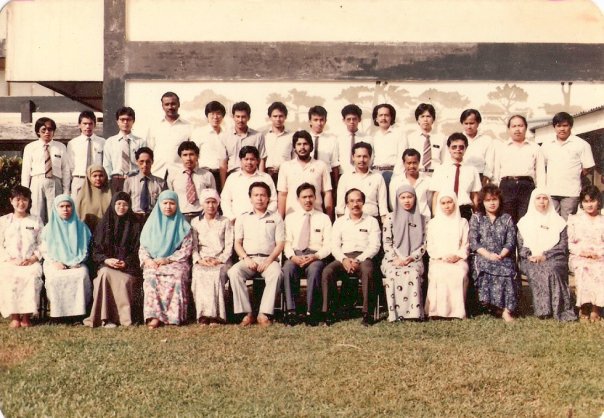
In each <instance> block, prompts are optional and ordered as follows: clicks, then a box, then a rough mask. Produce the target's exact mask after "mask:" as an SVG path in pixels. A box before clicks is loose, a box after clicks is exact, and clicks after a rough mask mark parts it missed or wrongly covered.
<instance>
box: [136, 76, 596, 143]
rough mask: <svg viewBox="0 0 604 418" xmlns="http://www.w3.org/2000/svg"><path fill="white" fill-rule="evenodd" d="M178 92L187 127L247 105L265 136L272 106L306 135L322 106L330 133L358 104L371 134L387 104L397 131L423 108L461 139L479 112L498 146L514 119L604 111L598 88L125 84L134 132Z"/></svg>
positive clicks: (442, 130)
mask: <svg viewBox="0 0 604 418" xmlns="http://www.w3.org/2000/svg"><path fill="white" fill-rule="evenodd" d="M166 91H174V92H176V93H177V94H178V95H179V96H180V98H181V114H182V116H183V117H184V118H185V119H187V120H189V121H190V122H192V123H194V124H196V125H199V126H203V125H205V124H207V120H206V118H205V115H204V113H203V109H204V107H205V105H206V103H208V102H209V101H211V100H218V101H220V102H221V103H223V104H224V105H225V107H226V108H227V118H226V119H225V121H226V122H225V123H226V124H227V125H230V124H231V123H232V121H231V120H230V118H228V114H229V110H230V108H231V106H232V105H233V104H234V103H235V102H238V101H242V100H243V101H246V102H248V103H249V104H250V106H251V108H252V115H251V120H250V123H249V124H250V126H251V127H253V128H254V129H258V130H267V129H268V127H269V120H268V116H267V114H266V110H267V108H268V106H269V105H270V104H271V103H272V102H274V101H281V102H283V103H285V104H286V106H287V107H288V110H289V115H288V119H287V126H288V127H289V128H290V129H292V130H297V129H305V128H307V127H308V115H307V112H308V109H309V108H310V107H311V106H315V105H321V106H324V107H325V108H326V109H327V111H328V124H327V129H328V130H329V131H331V132H334V133H336V134H337V133H338V132H339V131H341V130H342V129H343V124H342V121H341V115H340V109H341V108H342V107H343V106H345V105H346V104H349V103H355V104H357V105H358V106H359V107H361V109H362V110H363V117H362V124H361V126H360V129H361V130H362V131H363V132H365V133H368V134H370V133H371V131H372V130H373V129H374V126H373V123H372V120H371V111H372V109H373V107H374V106H375V105H376V104H379V103H390V104H392V105H393V106H394V107H395V108H396V110H397V118H396V124H397V125H398V126H399V127H400V128H401V129H403V130H404V131H407V132H412V131H414V130H415V128H416V124H415V118H414V115H413V112H414V110H415V108H416V106H417V105H418V104H419V103H422V102H425V103H431V104H432V105H434V106H435V108H436V112H437V117H436V124H435V128H436V133H438V134H441V135H449V134H451V133H453V132H456V131H461V125H460V123H459V115H460V114H461V112H462V111H463V110H464V109H467V108H476V109H478V110H479V111H480V112H481V114H482V116H483V123H482V125H481V128H482V131H483V132H485V133H487V134H489V135H491V136H492V137H493V138H499V139H505V138H507V134H506V129H505V125H506V122H507V119H508V118H509V116H510V115H513V114H516V113H519V114H522V115H525V116H526V117H527V119H528V120H529V124H530V125H538V124H542V123H544V122H546V121H550V120H551V118H552V116H553V115H554V114H555V113H557V112H559V111H566V112H569V113H571V114H573V113H577V112H581V111H585V110H589V109H591V108H593V107H596V106H600V105H602V104H603V103H602V100H603V99H602V98H603V97H604V84H598V83H574V84H572V83H571V84H569V83H520V82H518V83H496V82H493V83H484V82H476V83H453V82H446V83H444V82H434V83H423V82H422V83H404V82H387V81H377V82H367V83H343V82H324V83H321V82H314V83H301V82H291V83H287V82H278V83H273V82H222V83H219V82H211V83H203V82H182V83H163V82H136V81H133V82H128V83H126V104H127V105H129V106H132V107H133V108H134V109H135V110H136V112H137V122H136V125H135V131H136V132H138V133H139V134H141V135H144V134H145V132H146V129H147V127H148V126H149V124H150V123H151V122H152V121H153V120H154V119H155V118H157V119H159V118H161V117H162V111H161V106H160V96H161V95H162V94H163V93H164V92H166Z"/></svg>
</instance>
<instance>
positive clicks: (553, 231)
mask: <svg viewBox="0 0 604 418" xmlns="http://www.w3.org/2000/svg"><path fill="white" fill-rule="evenodd" d="M518 248H520V250H519V254H520V270H521V271H522V272H524V274H526V276H527V278H528V282H529V286H530V288H531V293H532V294H533V307H534V310H535V315H536V316H537V317H539V318H541V319H544V318H549V317H554V318H556V319H557V320H559V321H574V320H575V319H577V317H576V315H575V312H574V310H573V305H572V301H571V296H570V290H569V288H568V237H567V234H566V222H564V219H562V217H561V216H560V215H558V214H557V213H556V210H555V209H554V205H553V204H552V203H551V199H550V197H549V195H548V194H547V192H546V191H545V189H542V188H537V189H535V190H533V192H532V193H531V199H530V201H529V207H528V210H527V212H526V215H524V216H523V217H522V218H521V219H520V221H518Z"/></svg>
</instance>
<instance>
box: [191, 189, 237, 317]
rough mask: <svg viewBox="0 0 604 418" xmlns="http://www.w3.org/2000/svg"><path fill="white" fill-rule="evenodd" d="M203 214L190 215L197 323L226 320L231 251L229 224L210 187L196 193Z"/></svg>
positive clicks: (230, 227)
mask: <svg viewBox="0 0 604 418" xmlns="http://www.w3.org/2000/svg"><path fill="white" fill-rule="evenodd" d="M199 200H200V201H201V204H202V207H203V215H201V216H199V217H196V218H195V219H193V221H192V223H191V228H192V232H193V283H192V284H191V290H192V293H193V298H194V299H195V307H196V310H197V321H198V322H199V323H200V324H201V325H208V324H210V325H212V324H221V323H225V322H226V309H225V303H224V285H225V283H226V280H227V270H228V269H229V267H230V263H229V259H230V258H231V254H232V253H233V225H232V224H231V222H230V221H229V220H228V219H227V218H225V217H224V216H222V215H219V214H218V205H220V197H219V196H218V192H217V191H216V190H214V189H204V190H202V191H201V194H200V196H199Z"/></svg>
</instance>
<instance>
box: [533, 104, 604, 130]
mask: <svg viewBox="0 0 604 418" xmlns="http://www.w3.org/2000/svg"><path fill="white" fill-rule="evenodd" d="M603 109H604V105H601V106H597V107H594V108H593V109H589V110H584V111H582V112H579V113H575V114H574V115H572V117H573V118H577V117H579V116H583V115H588V114H590V113H594V112H597V111H598V110H603ZM551 124H552V122H551V121H549V122H547V123H542V124H541V125H537V126H533V127H532V128H531V129H530V131H531V132H533V133H534V132H535V131H536V130H537V129H539V128H545V127H546V126H549V125H551Z"/></svg>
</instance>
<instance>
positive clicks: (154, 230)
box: [140, 190, 191, 258]
mask: <svg viewBox="0 0 604 418" xmlns="http://www.w3.org/2000/svg"><path fill="white" fill-rule="evenodd" d="M164 200H173V201H175V202H176V213H175V214H174V215H172V216H166V215H164V214H163V212H162V211H161V205H162V203H163V201H164ZM190 230H191V225H189V223H188V222H187V221H186V220H185V217H184V216H183V215H182V213H181V212H180V207H179V205H178V195H177V194H176V193H175V192H173V191H172V190H165V191H163V192H161V194H160V195H159V197H158V198H157V204H156V205H155V207H154V208H153V211H151V214H150V215H149V219H147V222H145V226H144V227H143V232H142V233H141V241H140V243H141V246H142V247H144V248H145V249H146V250H147V251H148V252H149V254H150V255H151V257H152V258H164V257H168V256H171V255H172V254H174V251H176V250H177V249H178V247H180V244H182V241H183V240H184V239H185V236H187V234H188V233H189V231H190Z"/></svg>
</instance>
